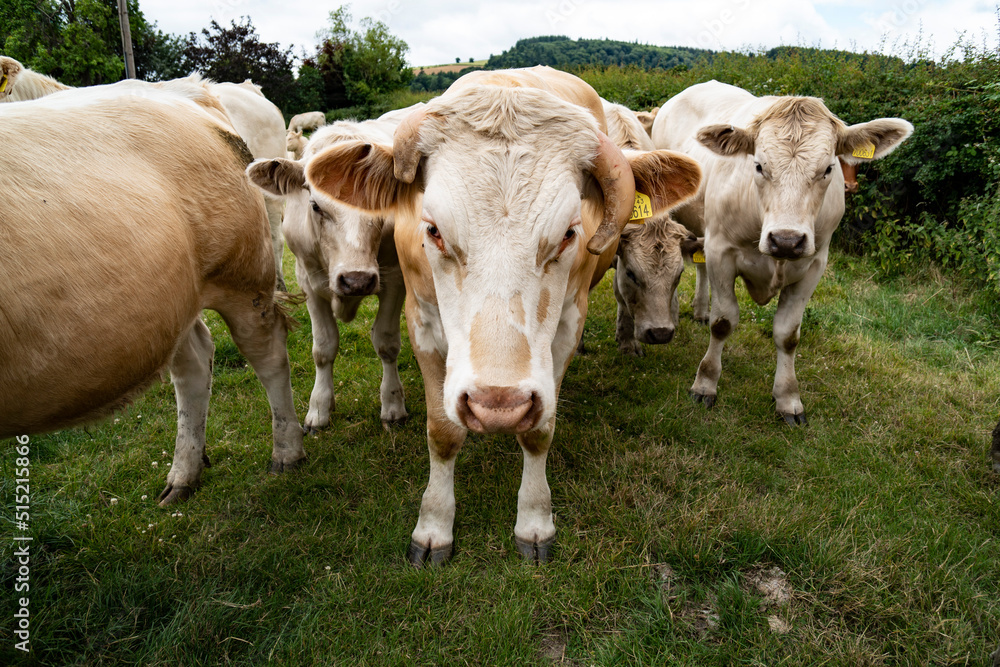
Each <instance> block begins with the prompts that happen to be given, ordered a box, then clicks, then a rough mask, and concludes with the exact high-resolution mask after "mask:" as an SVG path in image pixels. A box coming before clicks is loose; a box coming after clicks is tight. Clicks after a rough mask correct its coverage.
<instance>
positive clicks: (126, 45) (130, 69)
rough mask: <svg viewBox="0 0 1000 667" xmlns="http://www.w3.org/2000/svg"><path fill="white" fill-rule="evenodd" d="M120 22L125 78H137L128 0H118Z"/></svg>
mask: <svg viewBox="0 0 1000 667" xmlns="http://www.w3.org/2000/svg"><path fill="white" fill-rule="evenodd" d="M118 22H119V23H121V26H122V51H123V52H124V53H125V78H127V79H134V78H135V56H134V55H133V54H132V31H131V30H130V29H129V25H128V0H118Z"/></svg>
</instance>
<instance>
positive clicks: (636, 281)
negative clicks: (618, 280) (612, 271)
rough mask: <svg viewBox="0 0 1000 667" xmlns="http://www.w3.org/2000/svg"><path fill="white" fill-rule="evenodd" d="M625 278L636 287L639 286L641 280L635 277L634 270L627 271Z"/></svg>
mask: <svg viewBox="0 0 1000 667" xmlns="http://www.w3.org/2000/svg"><path fill="white" fill-rule="evenodd" d="M625 277H626V278H628V279H629V280H631V281H632V282H634V283H635V284H636V285H638V284H639V279H638V278H636V277H635V274H634V273H632V269H625Z"/></svg>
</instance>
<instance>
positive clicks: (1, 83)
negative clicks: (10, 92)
mask: <svg viewBox="0 0 1000 667" xmlns="http://www.w3.org/2000/svg"><path fill="white" fill-rule="evenodd" d="M5 90H7V75H6V74H4V75H3V78H2V79H0V93H2V92H3V91H5Z"/></svg>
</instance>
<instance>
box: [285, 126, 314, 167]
mask: <svg viewBox="0 0 1000 667" xmlns="http://www.w3.org/2000/svg"><path fill="white" fill-rule="evenodd" d="M307 143H309V140H308V139H306V138H305V137H304V136H302V130H288V134H286V135H285V150H286V151H287V152H288V158H289V159H290V160H301V159H302V154H303V153H304V152H305V150H306V144H307Z"/></svg>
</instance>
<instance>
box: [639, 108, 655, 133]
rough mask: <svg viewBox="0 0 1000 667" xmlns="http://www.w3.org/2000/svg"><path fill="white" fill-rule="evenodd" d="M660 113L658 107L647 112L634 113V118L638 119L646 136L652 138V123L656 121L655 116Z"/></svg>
mask: <svg viewBox="0 0 1000 667" xmlns="http://www.w3.org/2000/svg"><path fill="white" fill-rule="evenodd" d="M659 112H660V107H653V108H652V109H650V110H649V111H636V112H635V116H636V118H638V119H639V122H640V123H641V124H642V127H643V129H644V130H646V134H648V135H650V136H652V134H653V121H655V120H656V114H658V113H659Z"/></svg>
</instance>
